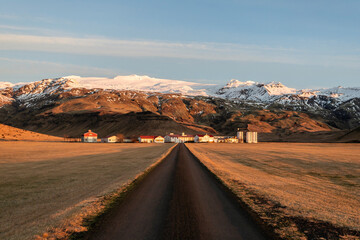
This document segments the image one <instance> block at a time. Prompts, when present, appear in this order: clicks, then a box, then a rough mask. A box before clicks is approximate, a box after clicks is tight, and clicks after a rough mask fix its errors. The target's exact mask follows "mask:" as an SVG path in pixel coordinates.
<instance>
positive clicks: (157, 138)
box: [154, 136, 165, 143]
mask: <svg viewBox="0 0 360 240" xmlns="http://www.w3.org/2000/svg"><path fill="white" fill-rule="evenodd" d="M164 142H165V138H163V137H162V136H157V137H156V138H154V143H164Z"/></svg>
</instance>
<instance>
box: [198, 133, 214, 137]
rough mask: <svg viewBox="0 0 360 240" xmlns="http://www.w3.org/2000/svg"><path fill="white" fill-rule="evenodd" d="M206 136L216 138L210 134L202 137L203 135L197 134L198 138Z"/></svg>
mask: <svg viewBox="0 0 360 240" xmlns="http://www.w3.org/2000/svg"><path fill="white" fill-rule="evenodd" d="M205 135H208V136H209V137H214V136H213V135H209V134H204V135H202V134H197V135H196V136H198V137H204V136H205Z"/></svg>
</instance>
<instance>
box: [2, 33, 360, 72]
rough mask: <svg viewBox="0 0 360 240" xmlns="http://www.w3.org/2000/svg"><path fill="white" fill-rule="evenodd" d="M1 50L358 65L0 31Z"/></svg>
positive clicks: (256, 49)
mask: <svg viewBox="0 0 360 240" xmlns="http://www.w3.org/2000/svg"><path fill="white" fill-rule="evenodd" d="M0 27H1V26H0ZM19 30H21V29H19ZM0 50H16V51H38V52H51V53H66V54H82V55H95V56H118V57H162V58H182V59H200V60H215V61H243V62H265V63H285V64H305V65H322V66H333V65H342V66H350V67H359V66H360V57H359V56H356V55H355V56H332V55H323V54H316V53H307V52H305V51H300V50H297V49H287V48H273V47H269V46H258V45H243V44H232V43H213V42H187V43H181V42H164V41H142V40H121V39H109V38H100V37H87V38H80V37H66V36H43V35H27V34H6V33H3V34H0Z"/></svg>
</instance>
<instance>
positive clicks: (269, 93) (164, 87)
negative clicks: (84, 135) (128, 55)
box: [0, 75, 360, 104]
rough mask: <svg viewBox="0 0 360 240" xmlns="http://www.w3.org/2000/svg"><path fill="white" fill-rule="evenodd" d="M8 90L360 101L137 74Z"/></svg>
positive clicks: (330, 92) (346, 93)
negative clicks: (79, 89) (324, 98)
mask: <svg viewBox="0 0 360 240" xmlns="http://www.w3.org/2000/svg"><path fill="white" fill-rule="evenodd" d="M6 88H13V90H14V91H15V96H16V97H17V99H18V100H20V101H22V102H26V101H29V100H33V99H35V98H41V97H44V96H46V95H48V94H50V95H51V94H58V93H62V92H66V91H68V90H70V89H73V88H86V89H97V88H99V89H113V90H137V91H144V92H160V93H180V94H183V95H188V96H215V97H221V98H226V99H235V100H249V101H256V102H277V103H284V104H285V103H294V102H299V101H300V100H304V99H310V98H316V97H319V96H325V97H327V98H331V99H335V100H336V101H338V102H344V101H347V100H349V99H352V98H360V88H343V87H335V88H329V89H315V90H309V89H303V90H296V89H295V88H289V87H287V86H285V85H283V84H282V83H280V82H270V83H266V84H264V83H257V82H254V81H245V82H242V81H239V80H236V79H232V80H231V81H230V82H229V83H227V84H226V85H225V86H224V87H221V88H219V87H218V86H217V85H215V84H201V83H195V82H187V81H180V80H169V79H160V78H152V77H149V76H138V75H129V76H117V77H115V78H100V77H80V76H66V77H61V78H54V79H44V80H41V81H38V82H32V83H19V84H13V83H10V82H0V94H1V91H2V92H3V91H5V89H6ZM3 95H4V94H3Z"/></svg>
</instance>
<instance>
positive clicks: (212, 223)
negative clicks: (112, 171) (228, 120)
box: [88, 144, 269, 240]
mask: <svg viewBox="0 0 360 240" xmlns="http://www.w3.org/2000/svg"><path fill="white" fill-rule="evenodd" d="M88 239H99V240H100V239H104V240H105V239H106V240H112V239H129V240H137V239H139V240H140V239H167V240H168V239H169V240H170V239H206V240H211V239H223V240H225V239H251V240H257V239H269V237H266V236H265V235H264V234H262V233H261V231H260V229H259V228H258V227H257V226H256V225H255V224H254V222H252V221H251V220H250V219H249V217H248V216H247V214H246V213H245V212H244V211H243V210H241V209H240V207H239V205H238V204H237V203H236V201H235V200H234V199H233V198H232V197H231V196H229V194H227V193H226V191H225V190H224V189H223V187H222V186H221V185H220V184H219V183H218V181H217V180H216V179H215V178H214V177H213V176H211V175H210V174H209V173H208V171H207V170H206V169H205V168H204V167H203V166H202V165H201V164H200V163H199V162H198V161H197V160H196V159H195V158H194V157H193V156H192V154H191V153H190V151H189V150H188V149H187V148H186V147H185V146H184V144H180V145H178V146H176V147H175V148H174V150H173V151H172V152H171V153H170V154H169V155H168V156H167V157H166V159H164V161H162V162H161V163H160V164H159V165H158V166H157V167H156V168H155V169H154V170H153V171H152V172H151V173H149V175H147V176H146V177H145V179H144V180H143V181H142V182H141V183H140V184H139V185H138V187H137V188H136V189H135V190H134V191H133V192H131V193H130V194H129V195H128V196H127V197H126V199H125V200H124V201H123V202H122V203H121V204H120V205H119V206H118V207H117V208H115V209H114V210H113V211H112V212H111V214H109V215H108V216H107V217H106V218H105V219H104V221H102V223H101V224H100V226H99V227H98V228H97V230H96V231H95V232H93V233H92V234H91V235H90V236H88Z"/></svg>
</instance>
